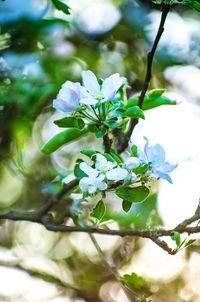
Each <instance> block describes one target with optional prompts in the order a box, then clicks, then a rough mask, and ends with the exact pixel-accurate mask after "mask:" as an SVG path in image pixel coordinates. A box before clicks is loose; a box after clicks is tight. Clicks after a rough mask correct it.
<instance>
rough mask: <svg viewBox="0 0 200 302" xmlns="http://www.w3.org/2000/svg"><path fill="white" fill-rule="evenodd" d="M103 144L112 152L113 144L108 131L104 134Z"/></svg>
mask: <svg viewBox="0 0 200 302" xmlns="http://www.w3.org/2000/svg"><path fill="white" fill-rule="evenodd" d="M103 144H104V147H105V152H106V153H110V150H111V146H112V140H111V139H110V138H109V136H108V133H106V134H105V135H104V136H103Z"/></svg>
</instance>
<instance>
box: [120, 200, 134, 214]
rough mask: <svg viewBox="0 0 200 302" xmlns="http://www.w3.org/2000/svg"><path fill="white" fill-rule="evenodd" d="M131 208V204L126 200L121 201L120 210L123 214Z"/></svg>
mask: <svg viewBox="0 0 200 302" xmlns="http://www.w3.org/2000/svg"><path fill="white" fill-rule="evenodd" d="M131 206H132V203H131V202H129V201H127V200H123V201H122V209H123V210H124V212H128V211H129V210H130V208H131Z"/></svg>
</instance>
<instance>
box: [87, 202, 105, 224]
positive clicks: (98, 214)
mask: <svg viewBox="0 0 200 302" xmlns="http://www.w3.org/2000/svg"><path fill="white" fill-rule="evenodd" d="M105 212H106V207H105V204H104V202H103V200H100V201H99V202H98V203H97V205H96V206H95V207H94V208H93V210H92V213H91V214H90V216H91V217H94V218H97V219H98V220H101V219H102V218H103V216H104V215H105Z"/></svg>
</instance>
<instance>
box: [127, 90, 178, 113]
mask: <svg viewBox="0 0 200 302" xmlns="http://www.w3.org/2000/svg"><path fill="white" fill-rule="evenodd" d="M164 92H165V89H153V90H151V91H150V92H149V94H148V95H147V96H145V98H144V101H143V105H142V109H143V110H149V109H153V108H156V107H159V106H162V105H176V101H171V100H170V99H168V98H167V97H165V96H163V93H164ZM138 101H139V98H138V97H136V98H134V99H130V100H129V101H128V104H127V105H126V108H131V107H133V106H136V105H137V104H138Z"/></svg>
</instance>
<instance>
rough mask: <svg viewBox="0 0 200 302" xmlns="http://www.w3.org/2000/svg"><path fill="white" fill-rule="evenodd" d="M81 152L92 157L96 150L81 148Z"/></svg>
mask: <svg viewBox="0 0 200 302" xmlns="http://www.w3.org/2000/svg"><path fill="white" fill-rule="evenodd" d="M80 152H81V153H82V154H84V155H86V156H88V157H89V158H92V157H93V156H94V155H96V154H97V153H98V152H97V151H95V150H87V149H86V150H81V151H80Z"/></svg>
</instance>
